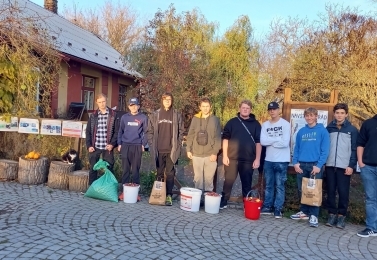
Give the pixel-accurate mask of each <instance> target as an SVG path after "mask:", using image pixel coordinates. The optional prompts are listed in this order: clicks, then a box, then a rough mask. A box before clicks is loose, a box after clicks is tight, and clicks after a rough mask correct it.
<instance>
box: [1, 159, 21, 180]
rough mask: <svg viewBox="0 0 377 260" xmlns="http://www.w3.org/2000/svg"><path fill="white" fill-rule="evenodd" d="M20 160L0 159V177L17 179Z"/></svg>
mask: <svg viewBox="0 0 377 260" xmlns="http://www.w3.org/2000/svg"><path fill="white" fill-rule="evenodd" d="M17 172H18V162H17V161H13V160H6V159H1V160H0V179H6V180H7V181H12V180H15V179H17Z"/></svg>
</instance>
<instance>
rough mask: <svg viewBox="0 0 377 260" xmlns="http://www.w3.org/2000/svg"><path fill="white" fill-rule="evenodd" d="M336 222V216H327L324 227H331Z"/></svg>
mask: <svg viewBox="0 0 377 260" xmlns="http://www.w3.org/2000/svg"><path fill="white" fill-rule="evenodd" d="M335 222H336V215H335V214H329V217H328V219H327V222H326V226H328V227H332V226H334V225H335Z"/></svg>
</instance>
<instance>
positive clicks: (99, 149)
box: [86, 93, 119, 185]
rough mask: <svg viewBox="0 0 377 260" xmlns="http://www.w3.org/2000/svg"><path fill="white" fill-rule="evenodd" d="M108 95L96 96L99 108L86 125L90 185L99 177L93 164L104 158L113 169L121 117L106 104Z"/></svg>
mask: <svg viewBox="0 0 377 260" xmlns="http://www.w3.org/2000/svg"><path fill="white" fill-rule="evenodd" d="M106 101H107V97H106V95H104V94H102V93H101V94H98V95H97V96H96V103H97V105H98V110H96V111H95V112H94V113H93V114H91V115H90V117H89V120H88V124H87V127H86V147H87V149H88V152H89V163H90V171H89V185H91V184H92V183H93V182H94V181H95V180H97V178H98V174H97V171H94V170H93V166H94V165H95V164H96V163H97V162H98V160H99V158H100V157H101V155H102V159H103V160H104V161H106V162H108V163H109V170H110V171H111V172H112V171H113V166H114V152H113V151H114V150H113V149H114V148H115V147H116V146H117V137H118V128H119V118H118V117H117V115H116V112H115V111H114V110H112V109H111V108H109V107H107V106H106Z"/></svg>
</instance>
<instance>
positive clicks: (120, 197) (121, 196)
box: [118, 192, 124, 201]
mask: <svg viewBox="0 0 377 260" xmlns="http://www.w3.org/2000/svg"><path fill="white" fill-rule="evenodd" d="M118 199H119V200H121V201H123V199H124V196H123V192H122V193H121V194H120V195H119V197H118Z"/></svg>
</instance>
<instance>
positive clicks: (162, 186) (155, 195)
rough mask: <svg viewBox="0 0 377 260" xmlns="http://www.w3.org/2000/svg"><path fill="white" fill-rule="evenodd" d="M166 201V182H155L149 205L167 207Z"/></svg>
mask: <svg viewBox="0 0 377 260" xmlns="http://www.w3.org/2000/svg"><path fill="white" fill-rule="evenodd" d="M165 200H166V183H165V182H164V181H155V182H154V183H153V188H152V192H151V196H150V197H149V204H152V205H165Z"/></svg>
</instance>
